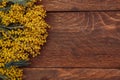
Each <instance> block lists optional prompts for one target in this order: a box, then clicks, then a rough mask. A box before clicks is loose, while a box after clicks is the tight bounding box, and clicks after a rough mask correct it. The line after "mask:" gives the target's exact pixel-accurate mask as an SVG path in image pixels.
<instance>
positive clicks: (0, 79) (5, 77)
mask: <svg viewBox="0 0 120 80" xmlns="http://www.w3.org/2000/svg"><path fill="white" fill-rule="evenodd" d="M7 79H8V78H7V76H5V75H2V74H0V80H7Z"/></svg>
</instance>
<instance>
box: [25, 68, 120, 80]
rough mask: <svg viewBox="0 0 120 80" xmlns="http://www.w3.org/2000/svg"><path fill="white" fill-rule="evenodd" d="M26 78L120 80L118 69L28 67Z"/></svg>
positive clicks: (43, 79) (45, 79) (44, 79)
mask: <svg viewBox="0 0 120 80" xmlns="http://www.w3.org/2000/svg"><path fill="white" fill-rule="evenodd" d="M24 70H25V72H24V73H25V74H24V80H120V70H117V69H77V68H74V69H63V68H57V69H56V68H27V69H24Z"/></svg>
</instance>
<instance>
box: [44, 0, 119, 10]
mask: <svg viewBox="0 0 120 80" xmlns="http://www.w3.org/2000/svg"><path fill="white" fill-rule="evenodd" d="M42 4H43V5H44V6H45V8H46V9H47V11H91V10H92V11H96V10H97V11H101V10H120V0H43V2H42Z"/></svg>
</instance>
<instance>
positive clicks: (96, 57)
mask: <svg viewBox="0 0 120 80" xmlns="http://www.w3.org/2000/svg"><path fill="white" fill-rule="evenodd" d="M42 4H44V6H45V8H46V9H47V11H48V13H47V18H46V21H47V22H48V23H49V24H50V25H51V29H49V37H48V39H47V43H46V44H45V46H44V47H43V49H42V50H41V55H40V56H38V57H36V58H34V59H32V60H31V62H32V64H31V65H30V66H29V67H28V68H25V69H24V76H23V78H24V80H120V70H119V69H120V0H43V2H42ZM81 11H82V12H81Z"/></svg>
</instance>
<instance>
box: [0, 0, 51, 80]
mask: <svg viewBox="0 0 120 80" xmlns="http://www.w3.org/2000/svg"><path fill="white" fill-rule="evenodd" d="M37 1H38V0H0V80H1V79H2V80H22V74H23V70H22V69H21V68H20V67H22V66H26V65H27V64H28V61H29V60H30V58H31V56H32V57H35V56H37V55H39V54H40V50H41V47H42V46H43V44H44V43H45V42H46V38H47V36H48V32H47V29H48V28H49V25H48V24H47V23H46V21H45V20H44V18H45V17H46V11H45V10H44V9H43V6H42V5H40V4H39V5H37V4H35V3H36V2H37Z"/></svg>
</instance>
